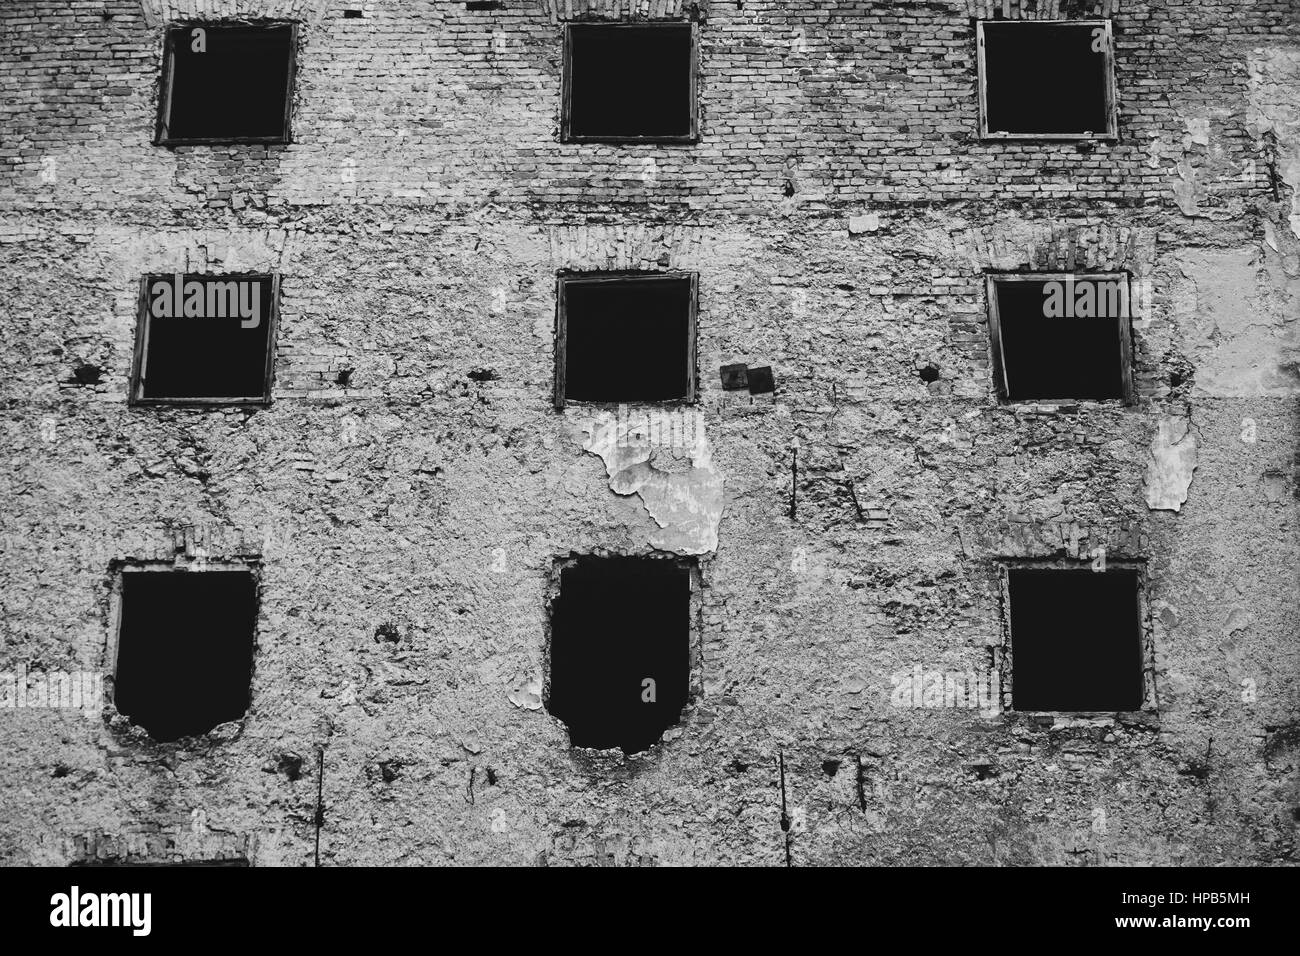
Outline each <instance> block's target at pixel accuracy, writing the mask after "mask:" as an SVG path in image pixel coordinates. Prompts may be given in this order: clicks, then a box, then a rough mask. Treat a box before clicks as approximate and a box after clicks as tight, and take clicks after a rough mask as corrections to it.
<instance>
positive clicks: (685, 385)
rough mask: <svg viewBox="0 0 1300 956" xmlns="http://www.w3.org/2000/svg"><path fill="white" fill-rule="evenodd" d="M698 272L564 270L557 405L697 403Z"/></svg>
mask: <svg viewBox="0 0 1300 956" xmlns="http://www.w3.org/2000/svg"><path fill="white" fill-rule="evenodd" d="M697 285H698V283H697V278H696V276H694V275H683V274H672V273H647V272H641V273H574V274H569V275H561V276H560V277H559V280H558V288H557V293H556V299H557V310H556V363H555V364H556V369H555V405H556V407H557V408H563V407H564V406H565V403H566V402H596V403H605V404H630V403H636V402H693V401H695V312H696V297H697Z"/></svg>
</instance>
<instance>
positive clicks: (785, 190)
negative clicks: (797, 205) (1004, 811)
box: [781, 179, 794, 199]
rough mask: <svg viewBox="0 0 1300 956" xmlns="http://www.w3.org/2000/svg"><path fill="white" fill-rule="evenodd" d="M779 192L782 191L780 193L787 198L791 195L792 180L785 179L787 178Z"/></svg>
mask: <svg viewBox="0 0 1300 956" xmlns="http://www.w3.org/2000/svg"><path fill="white" fill-rule="evenodd" d="M781 193H782V195H784V196H785V197H786V198H787V199H789V198H790V197H791V196H793V195H794V182H793V181H792V180H789V179H787V180H786V181H785V186H784V187H782V189H781Z"/></svg>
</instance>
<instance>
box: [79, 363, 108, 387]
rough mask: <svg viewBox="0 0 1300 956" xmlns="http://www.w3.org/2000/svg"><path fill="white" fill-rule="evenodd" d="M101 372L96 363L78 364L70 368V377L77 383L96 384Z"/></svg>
mask: <svg viewBox="0 0 1300 956" xmlns="http://www.w3.org/2000/svg"><path fill="white" fill-rule="evenodd" d="M102 374H103V372H102V371H101V370H100V368H99V366H98V365H78V366H77V367H76V368H74V369H73V370H72V377H73V378H75V379H76V380H77V384H78V385H98V384H99V377H100V376H101V375H102Z"/></svg>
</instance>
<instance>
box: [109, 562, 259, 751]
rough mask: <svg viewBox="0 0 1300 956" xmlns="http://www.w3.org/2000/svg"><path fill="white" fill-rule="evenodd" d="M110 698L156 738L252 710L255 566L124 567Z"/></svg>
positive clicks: (203, 728) (174, 736)
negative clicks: (158, 568) (208, 568)
mask: <svg viewBox="0 0 1300 956" xmlns="http://www.w3.org/2000/svg"><path fill="white" fill-rule="evenodd" d="M118 601H119V607H118V630H117V651H116V662H115V667H114V679H113V704H114V706H115V707H116V709H117V711H118V713H120V714H122V715H123V716H125V717H127V718H128V719H130V721H131V722H132V723H134V724H136V725H138V726H140V727H142V728H144V730H145V731H146V732H147V733H148V734H149V736H150V737H152V738H153V739H154V740H156V741H159V742H170V741H174V740H178V739H179V738H181V737H192V736H195V735H197V734H203V733H207V732H208V731H210V730H211V729H212V728H213V727H216V726H217V725H218V724H222V723H226V722H227V721H232V720H238V719H239V718H241V717H243V716H244V714H245V713H246V712H247V710H248V705H249V697H250V689H249V687H250V680H251V677H252V671H253V648H254V643H255V632H256V624H257V581H256V578H255V577H254V574H253V572H252V570H251V569H249V568H246V567H234V566H229V567H225V568H222V569H220V570H204V571H189V570H185V571H177V570H151V569H146V568H123V569H122V573H121V575H120V593H119V595H118Z"/></svg>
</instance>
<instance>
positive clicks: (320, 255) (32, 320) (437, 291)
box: [0, 0, 1300, 865]
mask: <svg viewBox="0 0 1300 956" xmlns="http://www.w3.org/2000/svg"><path fill="white" fill-rule="evenodd" d="M345 9H357V10H361V11H362V12H363V14H364V15H363V16H362V17H360V18H346V19H345V18H344V17H343V11H344V10H345ZM998 14H1000V15H1002V16H1024V17H1057V16H1063V17H1096V16H1107V17H1110V18H1112V19H1113V23H1114V30H1115V38H1116V40H1115V46H1116V51H1115V62H1116V76H1117V85H1118V90H1119V134H1120V135H1119V139H1118V141H1117V142H1113V143H1105V142H1094V143H1083V144H1079V143H1046V144H1045V143H1035V144H1024V143H1018V144H1017V143H989V142H980V141H978V139H977V135H976V131H977V125H978V104H977V96H976V87H977V80H976V75H975V39H974V37H975V28H974V18H975V17H980V16H992V15H998ZM213 16H255V17H271V18H283V19H294V20H297V21H299V22H300V24H301V44H300V50H299V56H298V78H297V90H296V95H295V100H294V107H293V129H294V142H293V143H292V144H291V145H287V146H270V147H263V146H258V147H253V146H237V147H179V148H175V149H165V148H161V147H156V146H153V145H152V137H153V133H154V125H155V121H156V116H157V98H158V92H159V80H158V74H159V64H160V59H161V52H162V35H163V27H164V25H165V24H166V23H168V22H173V21H175V20H184V19H191V18H197V19H203V18H210V17H213ZM619 16H640V17H652V18H680V17H683V16H689V17H694V18H696V19H697V20H698V21H699V22H700V25H701V26H700V36H701V76H700V109H701V141H700V142H699V143H698V144H696V145H691V146H681V145H674V146H632V147H618V146H609V145H590V144H561V143H559V142H558V127H559V113H558V110H559V100H560V67H561V63H560V55H561V42H560V36H561V32H560V31H561V26H560V24H561V22H562V21H564V20H566V19H576V18H583V17H619ZM0 60H3V62H4V63H5V64H6V69H5V70H3V71H0V114H2V115H3V129H4V130H5V135H4V137H3V141H2V142H0V256H3V266H4V267H3V270H0V297H2V301H3V302H4V312H3V322H2V323H0V335H3V349H2V350H0V363H3V365H2V367H3V372H4V375H3V390H4V391H3V403H4V404H3V420H4V432H3V435H4V439H5V441H4V449H5V451H4V453H3V454H2V455H0V461H2V462H3V471H2V472H0V488H3V498H4V500H5V501H6V502H7V506H6V507H5V508H4V510H3V513H0V535H2V537H0V541H2V542H3V544H4V551H3V554H2V555H0V595H2V600H3V604H4V608H3V611H4V615H3V617H4V619H3V629H4V630H3V645H2V646H0V670H13V669H14V668H17V667H18V666H20V665H21V666H25V667H27V668H28V669H29V670H30V671H32V672H42V671H45V670H57V669H62V670H65V671H71V670H78V669H82V670H92V671H105V672H107V671H111V665H110V664H109V663H108V662H107V661H106V653H107V647H108V646H109V641H108V637H109V633H110V631H111V629H112V627H113V626H114V625H113V621H112V616H111V610H112V604H111V600H110V594H111V585H112V577H113V570H112V568H113V566H114V565H113V562H115V561H124V560H137V561H144V560H160V559H162V560H170V559H173V558H177V557H178V558H179V560H181V561H182V562H184V561H186V560H193V559H194V558H196V557H205V556H206V557H207V558H208V559H221V558H230V559H233V558H240V559H249V558H254V559H258V560H261V561H262V563H263V575H262V592H261V614H260V620H259V626H258V638H257V653H256V659H255V672H254V676H253V694H252V705H251V708H250V711H249V713H248V715H247V716H246V718H245V719H244V720H243V721H241V722H239V723H237V724H230V725H223V726H222V727H221V728H219V729H218V730H217V731H215V732H214V733H212V734H209V735H207V736H206V737H204V738H201V739H198V740H194V741H190V742H188V743H185V744H173V745H159V744H154V743H152V742H150V741H148V740H147V738H145V737H144V736H143V735H142V734H141V733H140V732H139V731H138V730H135V729H133V728H131V727H130V726H129V725H128V724H127V723H126V722H125V721H124V720H122V719H121V718H120V717H116V716H114V715H113V714H112V712H111V708H109V709H108V710H107V711H106V716H104V717H103V718H102V719H101V718H95V717H88V716H86V715H82V714H77V713H72V712H67V711H60V710H55V709H48V708H45V709H41V708H25V709H13V710H4V711H0V741H3V747H0V754H3V756H0V770H2V771H3V773H4V777H5V779H6V780H8V781H10V785H9V786H8V787H6V788H5V789H4V790H3V791H0V806H2V807H3V809H4V811H5V812H4V813H0V819H2V820H3V821H4V823H3V825H0V859H2V860H4V861H6V862H16V863H22V862H56V863H57V862H68V861H73V860H77V859H84V858H87V857H90V856H95V855H98V856H100V857H112V858H140V859H153V860H168V859H213V858H235V857H238V858H246V859H249V860H250V861H251V862H253V863H255V864H259V865H264V864H276V863H288V864H310V863H312V862H313V860H314V845H315V836H316V812H317V808H316V793H317V779H318V775H317V766H318V761H319V762H320V766H322V767H323V787H322V789H323V793H324V818H323V819H324V824H323V827H322V828H321V834H320V835H321V839H320V846H321V850H320V862H321V863H322V864H326V865H328V864H336V863H396V862H409V863H416V862H427V863H443V862H448V863H451V862H461V863H463V862H499V861H505V862H517V863H567V862H578V861H582V862H607V861H613V862H617V863H672V862H687V861H695V862H727V863H743V862H758V863H770V864H784V863H785V861H786V853H787V849H788V851H789V854H790V859H791V861H792V862H794V863H795V864H800V863H826V862H849V861H854V862H856V861H862V862H878V863H892V862H931V863H994V862H997V863H1031V862H1038V863H1050V864H1064V863H1072V864H1100V863H1113V862H1120V863H1139V862H1143V863H1179V862H1183V863H1207V864H1210V863H1220V862H1225V861H1228V862H1241V863H1249V862H1254V863H1262V862H1280V861H1294V860H1295V854H1296V844H1295V826H1296V824H1295V818H1294V814H1295V808H1296V807H1297V806H1298V805H1300V771H1298V770H1297V760H1300V754H1298V753H1297V740H1300V732H1297V729H1296V728H1297V704H1298V702H1300V694H1298V688H1297V675H1298V674H1300V666H1298V665H1300V660H1298V659H1297V657H1298V652H1297V649H1296V644H1295V640H1294V637H1295V621H1296V619H1297V612H1298V611H1300V606H1298V605H1300V594H1298V593H1297V588H1296V586H1295V581H1296V578H1295V568H1296V565H1297V558H1298V557H1300V555H1298V554H1297V550H1298V549H1297V544H1298V542H1297V537H1296V524H1295V522H1296V516H1297V500H1298V498H1297V494H1298V492H1297V488H1298V486H1297V472H1296V461H1297V437H1298V436H1297V426H1298V422H1297V415H1296V397H1297V394H1300V380H1298V378H1297V338H1296V329H1297V319H1300V200H1298V199H1297V196H1300V112H1297V107H1296V106H1295V104H1296V103H1297V102H1298V99H1297V97H1298V96H1300V10H1298V9H1297V5H1296V3H1295V2H1294V0H1258V2H1250V3H1247V2H1244V0H1242V2H1232V3H1227V2H1225V3H1220V4H1213V5H1211V4H1206V3H1201V2H1192V0H1184V2H1161V3H1154V2H1135V0H1108V2H1104V3H1102V2H1098V3H1072V2H1062V3H1048V2H1044V3H1039V4H1033V3H1023V2H1022V3H1007V4H1005V5H1004V4H1002V3H996V4H995V3H983V2H978V3H977V2H969V3H967V2H956V0H951V2H929V3H920V2H915V3H914V2H904V0H896V2H880V3H873V2H857V3H842V4H826V3H814V2H810V0H809V2H783V3H776V2H771V0H761V2H760V0H741V2H728V3H722V2H710V3H698V4H685V5H683V4H680V3H676V2H664V0H642V2H640V3H635V4H633V3H630V2H619V0H603V2H602V0H589V2H569V0H545V2H543V0H505V2H504V3H503V5H502V7H501V8H499V9H492V10H474V11H470V10H468V9H467V8H466V6H465V5H464V4H462V3H446V2H437V3H434V2H420V0H404V2H401V3H397V2H378V0H342V2H333V0H240V2H235V0H207V2H200V0H143V2H141V0H109V2H103V0H58V2H55V0H46V2H34V0H23V2H10V3H7V4H5V5H4V6H3V7H0ZM574 268H582V269H591V268H657V269H679V270H684V271H691V272H696V273H698V274H699V282H700V302H699V322H698V327H699V351H698V366H699V370H700V382H701V394H700V400H699V403H698V406H697V407H696V409H695V410H694V411H692V412H690V413H689V414H690V415H691V416H692V417H693V421H698V422H700V423H702V434H703V436H704V437H703V442H702V444H701V445H699V446H697V447H696V448H695V449H694V450H693V452H692V454H693V456H694V457H693V459H692V467H691V470H690V471H689V472H688V473H686V475H685V477H682V476H681V474H676V473H674V472H673V468H672V466H669V465H663V466H662V469H660V468H655V469H652V471H654V474H653V475H652V478H651V480H650V481H649V483H648V484H647V486H646V487H645V488H644V489H643V490H642V491H641V492H640V493H637V494H631V495H620V494H616V493H615V491H613V490H612V489H611V487H610V483H611V480H612V479H611V470H612V469H614V468H615V465H614V464H611V463H610V462H607V461H605V460H603V459H602V456H601V455H599V454H598V453H597V452H598V450H599V449H598V446H597V444H596V440H595V436H596V435H597V434H598V433H599V430H600V429H601V428H602V427H604V425H605V424H607V423H606V422H605V420H604V419H602V417H601V415H600V414H599V413H598V412H596V411H594V410H592V409H582V408H570V409H568V410H566V411H565V412H563V413H558V412H556V411H555V410H554V408H553V407H552V405H551V379H552V374H553V362H554V356H553V335H554V321H555V309H554V296H555V276H556V273H557V272H558V271H560V270H562V269H574ZM1018 268H1019V269H1030V268H1034V269H1060V270H1066V269H1098V270H1100V269H1108V270H1126V271H1128V272H1129V273H1131V274H1132V275H1133V277H1134V278H1135V279H1137V280H1140V281H1143V282H1146V283H1148V284H1149V287H1150V289H1151V290H1152V295H1151V297H1150V302H1149V307H1148V308H1146V309H1145V311H1144V312H1143V313H1142V314H1140V315H1138V316H1137V319H1136V321H1135V328H1134V384H1135V389H1136V391H1137V394H1138V401H1137V402H1136V404H1135V405H1133V406H1131V407H1126V408H1119V407H1113V406H1110V405H1095V404H1091V403H1082V404H1080V405H1079V406H1077V407H1065V408H1036V407H1024V406H1008V405H999V404H998V401H997V398H996V394H995V392H994V389H993V383H992V376H991V370H990V361H989V346H988V323H987V318H986V302H985V292H984V272H985V270H1006V269H1018ZM181 270H184V271H214V272H226V271H271V272H276V273H279V274H280V275H281V277H282V302H281V319H280V328H279V332H278V347H277V353H276V359H275V381H274V389H273V396H274V401H273V403H272V404H271V406H270V407H268V408H266V409H261V410H251V409H240V410H222V411H200V410H194V409H169V408H135V407H128V405H127V402H126V395H127V389H128V383H129V377H130V371H131V355H132V343H133V341H134V333H135V322H136V314H135V313H136V304H137V293H138V281H139V278H140V276H141V275H143V274H146V273H153V272H161V273H171V272H174V271H181ZM1067 358H1068V357H1067ZM731 362H748V363H750V364H754V365H771V366H772V367H773V369H774V372H775V375H776V381H777V392H776V394H775V396H756V397H754V398H752V399H751V397H750V396H749V395H748V394H743V396H742V397H737V394H736V393H730V392H723V391H722V389H721V387H720V383H719V379H718V374H717V368H718V367H719V366H720V365H723V364H727V363H731ZM927 367H931V368H934V369H936V370H937V371H938V377H937V379H936V380H934V381H930V382H927V381H925V380H924V379H922V377H921V375H920V371H921V370H922V369H924V368H927ZM1246 420H1249V423H1250V424H1249V425H1246V424H1245V422H1246ZM1162 436H1163V437H1162ZM1170 436H1173V437H1172V438H1171V437H1170ZM1243 436H1249V437H1250V438H1253V439H1254V440H1253V441H1251V440H1244V439H1243ZM1189 449H1190V454H1191V455H1192V459H1191V460H1194V462H1195V470H1194V472H1192V473H1191V476H1192V477H1191V483H1190V486H1189V487H1188V490H1187V499H1186V502H1185V503H1183V504H1182V506H1181V510H1180V511H1176V512H1175V511H1172V510H1163V509H1160V510H1156V509H1153V508H1152V507H1151V506H1150V505H1149V503H1148V491H1149V486H1150V484H1151V481H1152V480H1153V479H1151V478H1150V477H1149V476H1152V475H1156V474H1159V473H1163V471H1166V470H1168V469H1171V468H1172V469H1173V470H1174V471H1176V472H1177V471H1178V470H1179V467H1180V466H1179V462H1182V463H1183V465H1182V467H1184V468H1185V467H1186V463H1187V461H1188V458H1187V456H1188V454H1189ZM718 489H721V490H720V493H719V492H718ZM673 496H677V497H678V499H680V500H683V501H685V502H687V504H688V505H690V506H692V507H695V508H696V510H697V511H698V513H699V514H702V515H703V516H704V519H703V525H702V526H701V525H700V524H691V523H689V522H688V523H684V524H682V525H680V526H678V525H677V524H675V523H674V522H675V521H676V520H677V519H676V518H673V519H671V520H670V521H669V526H668V527H661V526H660V524H659V523H658V522H657V521H656V520H655V519H654V518H653V517H652V516H651V513H650V510H651V509H652V508H654V507H656V502H660V503H662V502H663V501H667V500H670V499H673ZM792 498H793V503H794V508H793V516H792V508H791V503H792ZM711 531H714V532H716V545H715V544H714V542H713V540H712V539H711V538H710V532H711ZM1099 545H1105V546H1106V547H1107V553H1108V555H1110V556H1111V557H1112V558H1113V559H1114V560H1123V559H1126V558H1129V559H1144V560H1145V561H1146V564H1147V570H1146V596H1145V602H1146V612H1147V618H1148V621H1147V629H1148V636H1149V639H1150V642H1151V644H1152V647H1153V649H1154V653H1153V659H1154V665H1153V672H1152V675H1151V677H1152V681H1153V684H1154V688H1155V695H1156V698H1157V701H1158V707H1157V709H1156V712H1155V713H1154V714H1148V715H1145V716H1144V717H1142V718H1141V719H1138V718H1134V719H1132V720H1109V721H1106V720H1102V721H1089V720H1070V719H1061V720H1058V721H1055V722H1052V721H1050V720H1049V721H1046V722H1044V721H1042V720H1040V719H1035V718H1030V717H1027V716H1025V715H1016V714H1009V713H1001V714H995V715H989V714H982V713H980V712H978V711H976V710H970V709H954V708H920V709H913V708H900V707H897V706H894V705H893V704H892V703H891V689H892V688H891V675H894V674H896V673H898V672H900V671H908V670H910V669H911V668H913V667H914V666H916V665H922V666H923V667H924V668H925V669H926V670H935V671H945V672H959V673H960V672H968V671H976V670H978V669H981V668H984V669H987V668H988V667H990V666H992V667H996V666H997V664H998V656H999V653H1000V650H1001V647H1002V643H1003V631H1002V607H1001V595H1000V590H999V583H998V575H997V567H996V563H997V561H998V560H999V559H1005V558H1015V557H1041V558H1044V559H1049V558H1050V559H1059V560H1070V561H1078V560H1080V559H1083V560H1086V559H1087V558H1088V555H1089V553H1090V552H1091V551H1092V550H1093V549H1094V548H1096V547H1098V546H1099ZM656 546H658V547H660V548H667V549H669V550H678V551H680V552H683V553H697V554H699V557H700V562H701V577H702V581H703V590H702V592H701V603H702V626H701V633H700V635H699V640H700V645H701V647H702V662H701V675H700V677H701V684H702V690H701V692H700V693H698V694H697V695H696V697H695V699H694V700H693V701H692V703H691V706H690V707H689V709H688V712H687V714H686V716H685V717H684V719H683V721H682V724H681V725H680V726H679V727H678V728H675V729H673V730H671V731H670V732H669V733H668V735H667V737H666V738H665V740H664V742H663V743H661V744H659V745H658V746H656V747H655V748H654V749H653V750H651V751H650V752H648V753H647V754H645V755H642V756H640V757H636V758H632V759H625V758H623V757H621V756H617V755H616V756H611V755H608V754H601V753H591V752H580V751H571V750H570V749H569V748H568V747H567V737H566V734H565V731H564V728H563V726H562V725H561V724H559V723H558V722H556V721H554V720H552V719H551V718H550V717H549V716H548V715H547V713H546V711H545V709H544V708H542V707H541V706H540V700H539V695H540V692H541V687H542V684H543V683H544V679H545V669H546V663H545V661H546V658H545V649H546V639H547V637H546V608H545V598H546V594H547V589H548V588H549V587H551V586H552V580H551V578H552V574H553V569H554V564H555V562H556V560H558V559H560V558H563V557H565V556H568V555H569V554H571V553H575V552H576V553H587V552H593V551H608V552H619V553H632V554H641V553H649V552H651V551H653V550H654V549H655V547H656ZM394 636H395V637H396V639H393V638H394ZM1243 682H1247V683H1243ZM781 763H783V764H784V782H785V783H784V786H785V799H786V803H787V805H788V807H789V808H790V814H791V817H792V821H793V822H792V825H791V829H790V831H789V833H788V835H787V833H786V832H785V831H783V830H782V828H781V826H780V814H781V805H782V793H781V785H780V780H781V775H780V773H779V770H778V767H779V765H780V764H781ZM489 771H490V773H489ZM1098 810H1100V811H1101V815H1100V816H1099V815H1098V812H1097V811H1098ZM1099 820H1101V821H1102V822H1101V824H1100V825H1099V823H1098V821H1099Z"/></svg>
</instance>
